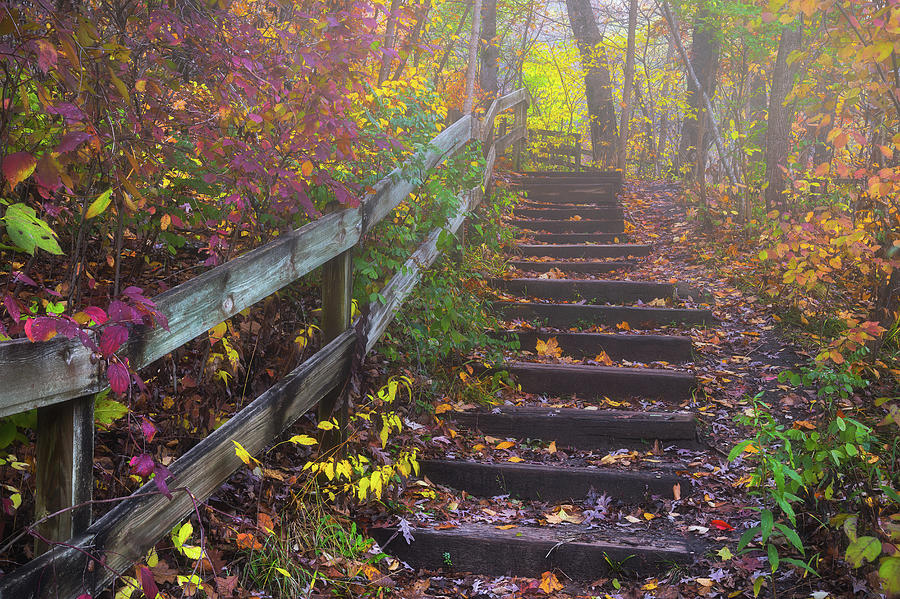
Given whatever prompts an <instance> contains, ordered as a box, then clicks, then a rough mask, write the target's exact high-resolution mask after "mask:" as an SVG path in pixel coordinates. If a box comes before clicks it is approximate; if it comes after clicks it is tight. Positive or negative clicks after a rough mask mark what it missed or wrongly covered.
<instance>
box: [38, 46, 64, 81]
mask: <svg viewBox="0 0 900 599" xmlns="http://www.w3.org/2000/svg"><path fill="white" fill-rule="evenodd" d="M34 45H35V46H36V48H35V51H36V52H37V63H38V68H39V69H41V70H42V71H44V74H45V75H46V74H47V73H48V72H49V71H50V69H51V68H52V67H55V66H56V60H57V58H59V54H58V53H57V52H56V48H55V47H54V46H53V44H51V43H50V42H48V41H47V40H37V41H35V42H34Z"/></svg>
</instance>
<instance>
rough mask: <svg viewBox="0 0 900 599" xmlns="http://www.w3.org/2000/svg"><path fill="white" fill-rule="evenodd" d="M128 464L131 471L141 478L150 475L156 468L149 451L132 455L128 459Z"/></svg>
mask: <svg viewBox="0 0 900 599" xmlns="http://www.w3.org/2000/svg"><path fill="white" fill-rule="evenodd" d="M128 465H129V466H131V473H132V474H136V475H137V476H140V477H141V478H143V477H145V476H150V475H151V474H152V473H153V471H154V470H155V469H156V463H155V462H154V461H153V457H152V456H151V455H150V454H149V453H142V454H141V455H136V456H134V457H133V458H131V459H130V460H129V461H128Z"/></svg>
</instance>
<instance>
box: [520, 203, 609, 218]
mask: <svg viewBox="0 0 900 599" xmlns="http://www.w3.org/2000/svg"><path fill="white" fill-rule="evenodd" d="M533 206H534V205H533V204H532V205H528V206H516V207H515V208H514V209H513V216H515V217H516V218H525V219H559V220H566V219H569V218H572V217H573V216H579V217H581V218H584V219H590V220H610V219H619V218H622V217H623V216H624V215H625V213H624V211H623V210H622V208H621V207H619V206H583V207H580V208H579V207H574V206H573V207H571V208H570V207H565V208H551V207H546V208H544V207H533Z"/></svg>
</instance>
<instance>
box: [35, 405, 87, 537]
mask: <svg viewBox="0 0 900 599" xmlns="http://www.w3.org/2000/svg"><path fill="white" fill-rule="evenodd" d="M37 431H38V434H37V449H36V452H37V456H36V459H35V461H36V464H35V470H36V472H35V477H36V480H35V498H34V501H35V509H34V515H35V519H36V520H40V519H41V518H43V517H45V516H47V515H48V514H53V513H56V512H58V511H60V510H64V509H66V508H73V509H71V510H69V511H66V512H63V513H62V514H60V515H58V516H55V517H53V518H50V519H49V520H47V521H46V522H43V523H41V524H40V525H39V526H38V527H37V533H38V534H39V535H40V536H41V537H43V539H46V542H45V541H44V540H43V539H41V538H38V539H37V540H36V542H35V551H36V553H43V552H44V551H47V549H49V545H48V543H59V542H62V541H66V540H68V539H69V538H71V537H72V536H74V535H76V534H79V533H81V532H84V531H85V530H86V529H87V527H88V526H90V524H91V505H90V503H89V502H90V500H91V497H92V494H93V487H94V474H93V464H94V396H93V395H86V396H84V397H79V398H76V399H73V400H71V401H66V402H63V403H58V404H54V405H50V406H45V407H42V408H38V414H37ZM73 506H78V507H73Z"/></svg>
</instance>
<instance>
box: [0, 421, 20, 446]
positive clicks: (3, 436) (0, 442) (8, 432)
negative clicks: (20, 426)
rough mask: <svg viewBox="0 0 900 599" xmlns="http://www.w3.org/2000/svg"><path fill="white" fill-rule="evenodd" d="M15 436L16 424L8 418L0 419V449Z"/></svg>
mask: <svg viewBox="0 0 900 599" xmlns="http://www.w3.org/2000/svg"><path fill="white" fill-rule="evenodd" d="M15 438H16V424H15V423H14V422H13V421H12V420H10V419H8V418H2V419H0V449H3V448H4V447H6V446H8V445H9V444H10V443H12V442H13V439H15Z"/></svg>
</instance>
